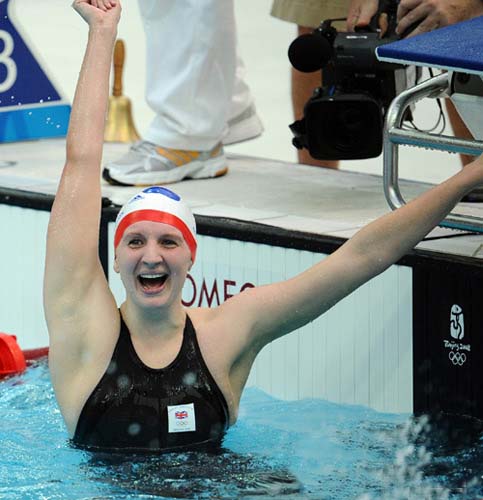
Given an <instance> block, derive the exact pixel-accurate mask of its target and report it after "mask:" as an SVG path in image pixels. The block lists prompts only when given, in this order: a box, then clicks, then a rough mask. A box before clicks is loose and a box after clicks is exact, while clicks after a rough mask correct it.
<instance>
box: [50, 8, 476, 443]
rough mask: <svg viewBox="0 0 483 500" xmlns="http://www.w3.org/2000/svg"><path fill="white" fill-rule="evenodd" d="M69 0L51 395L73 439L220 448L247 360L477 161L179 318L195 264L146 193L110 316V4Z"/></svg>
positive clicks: (331, 294) (403, 246)
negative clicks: (103, 227)
mask: <svg viewBox="0 0 483 500" xmlns="http://www.w3.org/2000/svg"><path fill="white" fill-rule="evenodd" d="M93 3H94V0H91V2H90V3H89V1H87V0H76V1H75V2H74V8H75V9H76V10H77V11H78V12H79V13H80V14H81V15H82V17H83V18H84V19H85V20H86V21H87V23H88V24H89V36H88V43H87V49H86V54H85V59H84V62H83V65H82V68H81V72H80V76H79V82H78V85H77V90H76V94H75V98H74V104H73V109H72V117H71V123H70V126H69V134H68V138H67V160H66V164H65V168H64V171H63V174H62V179H61V182H60V185H59V189H58V193H57V196H56V199H55V203H54V206H53V208H52V215H51V221H50V225H49V230H48V241H47V259H46V270H45V286H44V302H45V313H46V318H47V323H48V328H49V333H50V360H49V362H50V370H51V374H52V382H53V386H54V389H55V394H56V397H57V400H58V403H59V406H60V409H61V412H62V415H63V417H64V420H65V423H66V426H67V429H68V431H69V433H70V435H71V436H72V437H73V441H74V443H76V444H77V445H80V446H88V447H94V448H103V449H111V448H121V449H128V450H132V449H135V450H167V449H177V448H179V447H185V446H190V447H192V446H196V445H202V444H206V443H219V442H220V440H221V439H222V437H223V434H224V431H225V430H226V429H227V428H228V427H229V426H230V425H232V424H234V423H235V421H236V418H237V412H238V405H239V401H240V396H241V393H242V390H243V387H244V385H245V382H246V380H247V378H248V374H249V372H250V368H251V366H252V364H253V361H254V359H255V357H256V356H257V354H258V353H259V352H260V350H261V349H262V348H263V347H264V346H265V345H266V344H268V343H269V342H271V341H272V340H274V339H276V338H278V337H281V336H282V335H285V334H287V333H289V332H291V331H293V330H295V329H296V328H299V327H301V326H302V325H304V324H306V323H308V322H310V321H312V320H314V319H315V318H316V317H318V316H319V315H321V314H323V313H324V312H325V311H327V310H328V309H329V308H330V307H332V306H333V305H334V304H335V303H337V302H338V301H339V300H341V299H342V298H343V297H345V296H346V295H348V294H349V293H351V292H352V291H353V290H355V289H356V288H357V287H359V286H360V285H362V284H363V283H365V282H366V281H367V280H369V279H370V278H372V277H374V276H376V275H377V274H379V273H381V272H382V271H384V270H385V269H386V268H387V267H389V266H390V265H391V264H392V263H394V262H395V261H397V260H398V259H399V258H401V257H402V256H403V255H404V254H405V253H407V252H408V251H409V250H410V249H411V248H412V247H413V246H414V245H415V244H416V243H418V242H419V241H420V240H421V238H423V237H424V236H425V235H426V234H427V233H428V232H429V231H430V230H431V229H432V228H433V227H434V226H435V225H437V224H438V222H439V221H440V220H442V219H443V218H444V217H445V215H446V214H447V213H448V212H449V211H450V210H451V209H452V208H453V206H454V205H455V204H456V203H457V202H458V200H459V199H460V198H461V197H462V196H463V195H464V194H465V193H467V192H468V191H470V190H471V189H472V188H474V187H475V186H477V185H479V184H481V183H483V161H482V159H481V157H480V158H478V159H476V160H475V161H474V162H473V163H472V164H471V165H469V166H468V167H466V168H465V169H464V170H462V171H461V172H459V173H458V174H456V175H455V176H454V177H452V178H451V179H449V180H447V181H446V182H444V183H442V184H441V185H439V186H436V187H434V188H433V189H431V190H430V191H428V192H427V193H425V194H423V195H421V196H420V197H419V198H417V199H416V200H413V201H412V202H410V203H409V204H408V205H406V206H404V207H402V208H400V209H399V210H397V211H395V212H392V213H389V214H387V215H385V216H383V217H381V218H380V219H378V220H377V221H375V222H373V223H371V224H369V225H368V226H367V227H365V228H364V229H362V230H361V231H359V232H358V233H357V234H356V235H355V236H354V237H353V238H352V239H351V240H349V241H348V242H347V243H345V244H344V245H343V246H342V247H341V248H339V249H338V250H337V251H336V252H334V253H333V254H332V255H330V256H329V257H328V258H326V259H324V260H323V261H322V262H320V263H319V264H317V265H315V266H313V267H311V268H310V269H308V270H307V271H305V272H303V273H302V274H300V275H297V276H295V277H294V278H292V279H289V280H287V281H283V282H280V283H275V284H271V285H266V286H261V287H257V288H253V289H248V290H245V291H244V292H242V293H240V294H239V295H236V296H234V297H232V298H230V299H229V300H228V301H226V302H225V303H224V304H222V305H220V306H219V307H215V308H212V309H209V308H193V309H189V310H187V309H185V308H184V307H183V305H182V301H181V292H182V288H183V284H184V282H185V279H186V276H187V273H188V271H189V270H190V268H191V266H192V265H193V263H194V262H195V259H196V228H195V222H194V218H193V215H192V214H191V212H190V210H189V209H188V208H187V206H186V205H185V204H184V203H183V201H182V200H180V198H179V196H177V195H176V194H175V193H173V192H172V191H169V190H167V189H165V188H160V187H152V188H148V189H146V190H144V191H143V192H141V193H140V194H138V195H136V196H135V197H134V198H132V199H131V200H130V201H129V202H128V203H127V204H126V205H125V206H124V207H123V208H122V209H121V211H120V213H119V216H118V218H117V221H116V231H115V241H114V245H115V270H116V272H118V273H120V276H121V279H122V282H123V284H124V287H125V289H126V300H125V302H124V303H123V304H122V305H121V307H120V309H118V308H117V306H116V303H115V300H114V298H113V295H112V293H111V291H110V290H109V287H108V283H107V281H106V277H105V275H104V272H103V270H102V267H101V264H100V262H99V257H98V236H99V220H100V210H101V189H100V167H101V152H102V144H103V132H104V121H105V115H106V107H107V100H108V80H109V68H110V65H111V54H112V50H113V45H114V40H115V37H116V27H117V23H118V20H119V15H120V5H119V1H118V0H116V2H114V1H111V2H102V1H99V0H98V1H97V2H95V4H96V5H93Z"/></svg>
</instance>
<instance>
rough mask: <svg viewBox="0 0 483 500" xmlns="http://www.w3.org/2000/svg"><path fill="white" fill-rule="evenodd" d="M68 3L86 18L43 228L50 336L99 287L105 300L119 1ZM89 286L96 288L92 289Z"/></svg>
mask: <svg viewBox="0 0 483 500" xmlns="http://www.w3.org/2000/svg"><path fill="white" fill-rule="evenodd" d="M91 3H93V5H91ZM98 4H99V5H98ZM73 7H74V9H75V10H76V11H77V12H78V13H79V14H80V15H81V16H82V17H83V18H84V20H85V21H86V22H87V23H88V25H89V34H88V42H87V48H86V51H85V56H84V60H83V64H82V68H81V70H80V74H79V79H78V83H77V87H76V92H75V96H74V102H73V105H72V113H71V117H70V123H69V132H68V135H67V146H66V163H65V166H64V170H63V172H62V177H61V180H60V184H59V188H58V191H57V195H56V197H55V201H54V204H53V207H52V212H51V217H50V222H49V227H48V233H47V254H46V265H45V276H44V307H45V314H46V318H47V323H48V326H49V333H50V334H51V342H52V341H53V340H54V341H55V336H57V332H58V331H60V330H62V329H63V326H65V323H66V319H68V318H73V317H76V318H77V319H78V317H79V313H80V312H81V311H87V309H88V307H87V305H88V303H89V301H92V300H94V297H96V298H99V293H100V294H101V295H103V296H104V297H106V301H107V302H106V303H108V302H109V299H108V297H109V294H108V286H107V282H106V279H105V277H104V273H103V270H102V267H101V264H100V261H99V257H98V240H99V225H100V210H101V187H100V167H101V157H102V146H103V137H104V125H105V116H106V111H107V103H108V91H109V71H110V66H111V60H112V59H111V58H112V51H113V46H114V42H115V38H116V33H117V24H118V21H119V17H120V10H121V7H120V4H119V1H117V3H114V2H111V1H102V2H101V1H99V0H96V1H95V5H94V0H93V1H92V2H89V0H75V1H74V3H73ZM93 287H94V288H95V290H96V293H95V294H92V293H91V292H92V290H93ZM86 314H87V312H86ZM53 336H54V338H53ZM72 344H73V345H74V344H75V339H72Z"/></svg>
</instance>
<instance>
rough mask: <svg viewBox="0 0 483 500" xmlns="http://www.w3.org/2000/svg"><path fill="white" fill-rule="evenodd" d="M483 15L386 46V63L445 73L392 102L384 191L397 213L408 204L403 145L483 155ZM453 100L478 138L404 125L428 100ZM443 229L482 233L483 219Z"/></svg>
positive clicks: (457, 217)
mask: <svg viewBox="0 0 483 500" xmlns="http://www.w3.org/2000/svg"><path fill="white" fill-rule="evenodd" d="M481 40H483V16H480V17H478V18H475V19H471V20H469V21H464V22H461V23H457V24H454V25H451V26H447V27H445V28H440V29H438V30H435V31H432V32H429V33H424V34H421V35H418V36H415V37H412V38H408V39H403V40H399V41H397V42H393V43H389V44H386V45H382V46H380V47H378V48H377V49H376V55H377V58H378V59H379V60H381V61H388V62H396V63H399V64H410V65H415V66H424V67H429V68H436V69H441V70H446V71H447V72H445V73H442V74H440V75H438V76H435V77H433V78H430V79H428V80H426V81H424V82H422V83H420V84H418V85H416V86H415V87H412V88H410V89H407V90H405V91H404V92H401V94H399V95H398V96H397V97H396V98H395V99H394V100H393V102H392V103H391V106H390V107H389V109H388V112H387V114H386V123H385V127H384V146H383V154H384V160H383V161H384V174H383V180H384V193H385V195H386V199H387V201H388V203H389V205H390V206H391V208H393V209H395V208H398V207H400V206H402V205H404V204H405V201H404V199H403V197H402V195H401V192H400V189H399V181H398V147H399V146H400V145H410V146H419V147H423V148H430V149H435V150H440V151H448V152H452V153H463V154H469V155H474V156H476V155H479V154H481V153H482V152H483V141H482V139H483V120H481V114H482V112H483V50H482V45H481ZM425 97H430V98H438V97H450V98H451V100H452V101H453V103H454V105H455V107H456V108H457V110H458V112H459V113H460V115H461V118H462V119H463V120H464V122H465V123H466V125H467V126H468V128H469V129H470V131H471V132H472V134H473V137H474V138H475V140H468V139H461V138H457V137H452V136H446V135H442V134H432V133H428V132H422V131H419V130H409V129H407V128H404V127H403V118H404V115H405V112H406V110H407V109H408V108H409V107H410V106H411V105H413V104H414V103H415V102H417V101H419V100H421V99H423V98H425ZM440 225H441V226H443V227H450V228H452V229H461V230H465V231H468V230H469V231H474V232H479V233H483V219H481V218H478V217H474V216H465V215H461V214H454V213H452V214H450V215H449V216H448V217H447V218H446V219H445V220H444V221H443V222H442V223H441V224H440Z"/></svg>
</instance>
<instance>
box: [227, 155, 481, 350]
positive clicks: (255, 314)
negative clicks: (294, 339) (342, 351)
mask: <svg viewBox="0 0 483 500" xmlns="http://www.w3.org/2000/svg"><path fill="white" fill-rule="evenodd" d="M480 184H483V157H479V158H478V159H476V160H475V161H473V162H472V163H471V164H469V165H468V166H467V167H465V168H464V169H463V170H462V171H461V172H459V173H457V174H456V175H454V176H453V177H452V178H450V179H449V180H447V181H445V182H444V183H442V184H440V185H438V186H436V187H434V188H432V189H431V190H429V191H427V192H425V193H424V194H422V195H420V196H419V197H418V198H416V199H414V200H413V201H411V202H410V203H408V204H407V205H405V206H403V207H401V208H399V209H398V210H396V211H394V212H390V213H388V214H386V215H384V216H382V217H381V218H379V219H377V220H376V221H374V222H372V223H371V224H369V225H367V226H366V227H364V228H363V229H361V230H360V231H359V232H358V233H357V234H355V235H354V236H353V237H352V238H351V239H350V240H349V241H347V242H346V243H345V244H344V245H342V246H341V247H340V248H339V249H338V250H337V251H336V252H334V253H333V254H332V255H330V256H329V257H327V258H326V259H324V260H323V261H321V262H320V263H318V264H316V265H315V266H313V267H311V268H310V269H308V270H307V271H305V272H303V273H302V274H299V275H297V276H296V277H294V278H292V279H290V280H287V281H284V282H280V283H276V284H273V285H267V286H262V287H258V288H254V289H251V290H247V291H245V292H243V293H241V294H239V295H237V296H235V297H233V298H231V299H230V300H228V301H227V302H225V304H223V305H222V306H221V307H220V315H221V316H226V317H229V318H230V319H231V321H232V324H240V325H244V333H240V342H239V344H238V347H237V349H238V350H239V351H240V352H239V353H238V354H240V353H241V354H243V352H244V351H246V350H251V351H252V352H253V350H254V349H256V350H259V349H261V348H262V347H263V346H264V345H265V344H267V343H268V342H270V341H271V340H273V339H275V338H277V337H280V336H282V335H284V334H287V333H289V332H291V331H293V330H295V329H296V328H299V327H301V326H303V325H304V324H306V323H308V322H310V321H312V320H314V319H315V318H316V317H318V316H320V315H321V314H323V313H324V312H325V311H327V310H328V309H329V308H330V307H332V306H333V305H334V304H336V303H337V302H338V301H339V300H341V299H342V298H344V297H345V296H347V295H348V294H350V293H351V292H352V291H354V290H355V289H356V288H358V287H359V286H361V285H362V284H364V283H365V282H366V281H368V280H369V279H371V278H372V277H374V276H376V275H378V274H379V273H381V272H382V271H384V270H385V269H387V268H388V267H389V266H390V265H392V264H393V263H394V262H396V261H397V260H399V259H400V258H401V257H402V256H404V255H405V254H406V253H407V252H408V251H409V250H411V249H412V248H413V247H414V246H415V245H416V244H417V243H418V242H419V241H420V240H421V239H422V238H423V237H424V236H425V235H426V234H427V233H428V232H429V231H430V230H431V229H432V228H434V227H435V226H436V225H437V224H438V223H439V222H440V221H441V220H442V219H443V218H444V217H445V216H446V215H447V214H448V213H449V212H450V211H451V210H452V208H453V207H454V206H455V205H456V203H457V202H458V201H459V200H460V199H461V198H462V197H463V196H464V195H465V194H466V193H467V192H469V191H470V190H471V189H472V188H474V187H475V186H477V185H480ZM223 312H225V314H223Z"/></svg>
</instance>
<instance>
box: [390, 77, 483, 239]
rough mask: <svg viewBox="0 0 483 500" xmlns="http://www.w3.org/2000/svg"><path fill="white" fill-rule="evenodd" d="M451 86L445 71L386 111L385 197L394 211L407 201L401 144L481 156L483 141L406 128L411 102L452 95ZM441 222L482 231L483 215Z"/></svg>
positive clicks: (450, 217)
mask: <svg viewBox="0 0 483 500" xmlns="http://www.w3.org/2000/svg"><path fill="white" fill-rule="evenodd" d="M450 85H451V73H443V74H441V75H438V76H435V77H433V78H430V79H428V80H426V81H424V82H422V83H420V84H419V85H416V86H415V87H412V88H410V89H407V90H405V91H403V92H401V94H399V95H398V96H397V97H396V98H395V99H394V100H393V102H392V103H391V106H390V107H389V109H388V111H387V114H386V122H385V126H384V145H383V164H384V169H383V182H384V194H385V196H386V200H387V202H388V203H389V206H390V207H391V208H392V209H393V210H394V209H396V208H399V207H401V206H402V205H405V204H406V202H405V201H404V198H403V197H402V195H401V191H400V189H399V164H398V161H399V157H398V154H399V146H400V145H408V146H418V147H423V148H429V149H435V150H439V151H448V152H451V153H464V154H470V155H479V154H481V153H482V152H483V141H476V140H468V139H460V138H457V137H451V136H446V135H441V134H432V133H428V132H422V131H418V130H408V129H404V128H403V118H404V115H405V113H406V110H407V109H408V108H409V106H411V104H414V103H415V102H417V101H419V100H421V99H423V98H425V97H430V98H436V97H445V96H447V95H449V93H448V91H449V90H450ZM439 225H440V226H442V227H449V228H452V229H461V230H464V231H474V232H479V233H483V218H482V217H476V216H472V215H462V214H455V213H450V214H449V215H448V217H446V219H444V221H442V222H441V223H440V224H439Z"/></svg>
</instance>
